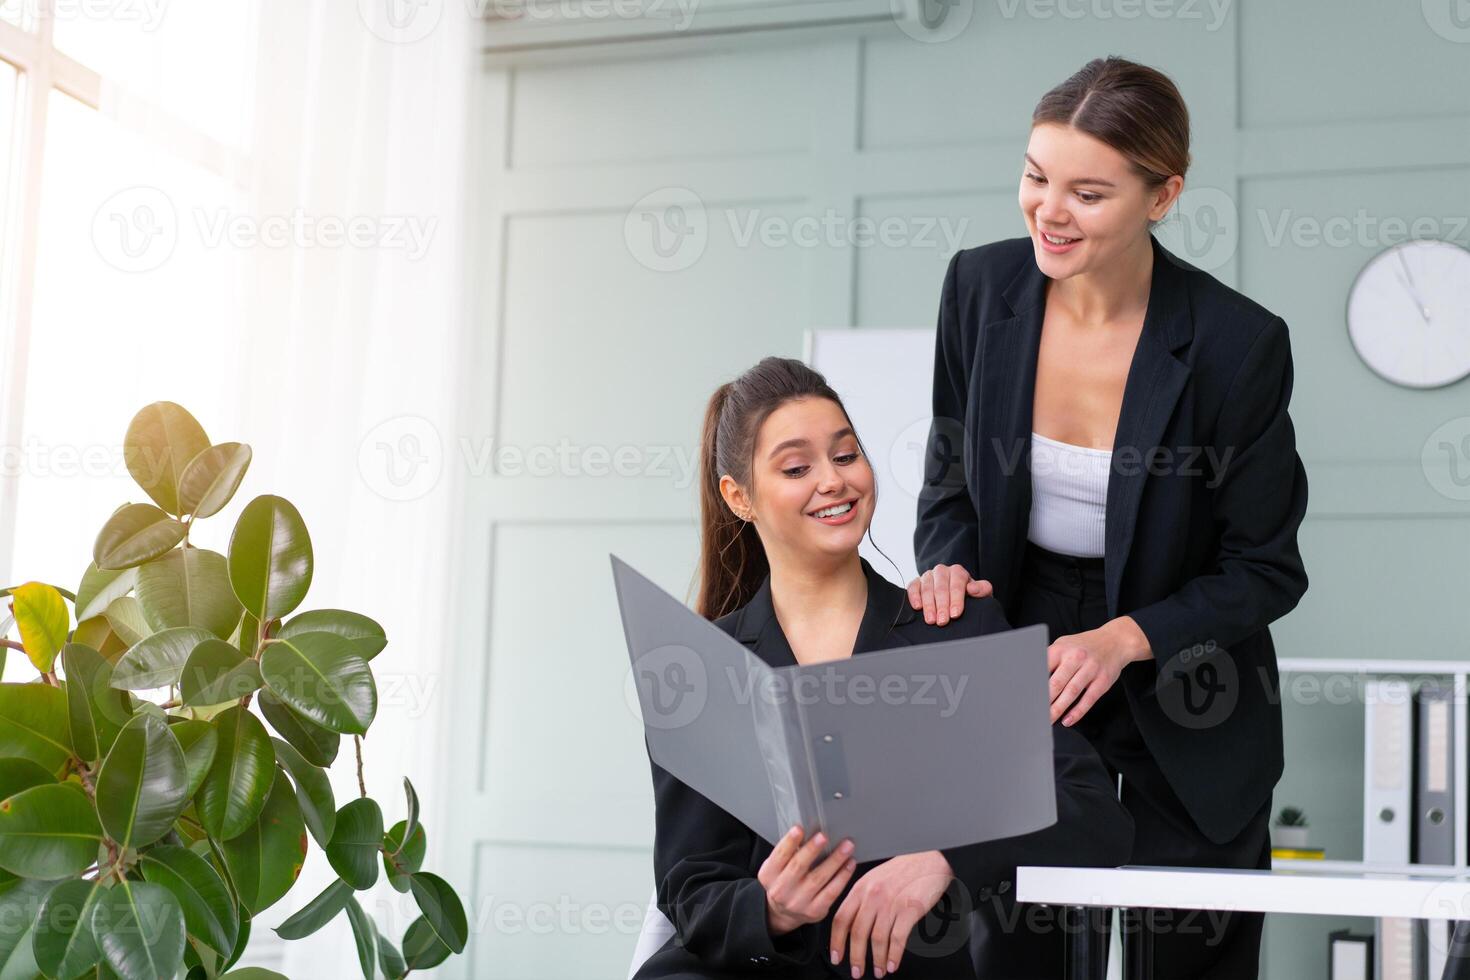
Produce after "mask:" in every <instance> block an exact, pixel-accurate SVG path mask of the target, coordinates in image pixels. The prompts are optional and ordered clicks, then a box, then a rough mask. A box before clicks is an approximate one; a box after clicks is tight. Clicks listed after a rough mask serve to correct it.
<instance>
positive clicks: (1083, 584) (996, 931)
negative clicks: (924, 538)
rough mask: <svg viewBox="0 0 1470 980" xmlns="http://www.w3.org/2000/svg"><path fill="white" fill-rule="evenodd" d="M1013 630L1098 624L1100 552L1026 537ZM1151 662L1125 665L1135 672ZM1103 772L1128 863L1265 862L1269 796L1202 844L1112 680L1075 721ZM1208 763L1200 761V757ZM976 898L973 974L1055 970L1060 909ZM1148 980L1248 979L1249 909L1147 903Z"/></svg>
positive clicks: (1254, 929)
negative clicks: (1124, 825)
mask: <svg viewBox="0 0 1470 980" xmlns="http://www.w3.org/2000/svg"><path fill="white" fill-rule="evenodd" d="M1021 589H1022V591H1021V593H1020V595H1019V596H1018V597H1017V598H1018V600H1019V610H1020V611H1019V613H1018V614H1017V615H1016V616H1015V619H1016V622H1015V623H1014V624H1013V625H1015V626H1016V627H1018V628H1019V627H1021V626H1030V625H1032V624H1034V623H1045V624H1046V626H1047V628H1048V630H1049V632H1050V637H1049V640H1056V639H1057V638H1058V637H1061V636H1066V635H1069V634H1073V633H1081V632H1084V631H1086V630H1091V629H1096V628H1097V627H1099V626H1101V625H1103V623H1105V622H1107V619H1108V615H1107V597H1106V593H1105V591H1104V584H1103V560H1102V559H1101V558H1077V557H1073V556H1069V555H1061V554H1057V553H1056V552H1053V551H1048V550H1046V549H1044V548H1040V547H1038V546H1037V545H1034V544H1030V543H1028V545H1027V551H1026V556H1025V559H1024V562H1023V574H1022V576H1021ZM1151 666H1152V665H1130V667H1129V668H1126V669H1134V668H1138V669H1142V668H1144V667H1151ZM1076 727H1077V730H1078V731H1080V732H1081V733H1082V734H1083V735H1084V736H1086V737H1087V739H1088V741H1090V742H1091V743H1092V745H1093V747H1094V748H1096V749H1097V752H1098V755H1099V756H1101V757H1102V761H1103V764H1104V765H1106V766H1107V769H1108V772H1109V774H1111V775H1112V776H1113V778H1114V779H1116V778H1117V777H1118V775H1119V774H1120V773H1121V774H1122V777H1123V785H1122V791H1121V797H1120V798H1121V800H1122V803H1123V806H1124V807H1126V808H1127V810H1128V812H1129V813H1130V814H1131V815H1132V817H1133V822H1134V828H1135V833H1134V844H1133V855H1132V858H1131V860H1130V861H1129V863H1130V864H1140V865H1174V866H1189V867H1204V868H1270V867H1271V841H1270V830H1269V826H1268V823H1269V819H1270V815H1271V799H1270V798H1269V797H1268V798H1267V799H1266V802H1265V803H1264V804H1263V805H1262V806H1261V809H1260V810H1259V811H1257V812H1256V814H1255V815H1254V816H1253V817H1252V818H1251V820H1250V822H1249V823H1248V824H1247V825H1246V826H1245V828H1244V829H1243V830H1242V831H1241V832H1240V833H1239V834H1238V835H1237V836H1236V837H1235V838H1234V839H1233V840H1230V841H1228V842H1226V843H1224V844H1216V843H1215V842H1214V841H1211V840H1210V839H1209V838H1208V837H1206V836H1205V835H1204V834H1203V833H1201V832H1200V830H1199V828H1198V827H1197V826H1195V823H1194V820H1193V819H1192V818H1191V817H1190V816H1189V813H1188V812H1187V811H1186V810H1185V808H1184V805H1183V804H1182V803H1181V802H1180V801H1179V798H1178V796H1176V795H1175V793H1174V791H1173V789H1172V788H1170V786H1169V784H1168V782H1167V781H1166V780H1165V778H1164V774H1163V773H1162V772H1161V771H1160V770H1159V767H1158V764H1157V763H1156V762H1155V761H1154V759H1153V756H1152V754H1150V752H1149V750H1148V747H1147V746H1146V745H1145V744H1144V742H1143V739H1142V736H1141V735H1140V734H1139V731H1138V727H1137V726H1136V725H1135V724H1134V722H1133V713H1132V710H1131V709H1130V708H1129V705H1128V697H1127V694H1126V693H1125V692H1124V691H1123V689H1122V686H1121V684H1114V685H1113V686H1112V687H1111V688H1110V689H1109V690H1108V692H1107V693H1106V694H1105V695H1103V697H1102V698H1100V699H1099V700H1098V702H1097V703H1096V704H1094V705H1093V706H1092V707H1091V708H1090V709H1089V710H1088V712H1087V714H1086V715H1084V716H1083V717H1082V718H1081V719H1080V720H1079V721H1078V722H1077V723H1076ZM1199 764H1200V765H1201V766H1208V765H1209V764H1210V760H1209V759H1200V760H1199ZM1006 898H1007V896H999V897H997V898H996V899H994V900H992V901H989V902H977V903H976V907H977V916H976V930H977V936H976V942H975V943H974V945H973V949H974V951H975V955H976V958H977V961H978V962H977V969H978V975H979V976H980V977H983V978H985V980H1046V978H1053V977H1060V976H1062V968H1063V960H1062V949H1063V947H1062V939H1063V935H1064V932H1063V920H1062V918H1061V909H1059V908H1054V907H1047V906H1037V905H1031V904H1029V903H1016V902H1014V901H1009V902H1008V901H1006V900H1005V899H1006ZM1145 915H1146V916H1148V917H1149V921H1150V928H1151V931H1152V932H1153V934H1154V976H1155V977H1156V978H1157V980H1203V978H1209V980H1254V978H1255V977H1257V976H1258V973H1259V965H1260V949H1261V928H1262V926H1263V925H1264V920H1265V916H1264V915H1262V914H1261V913H1258V912H1216V911H1205V910H1199V909H1154V910H1151V911H1149V912H1147V913H1145Z"/></svg>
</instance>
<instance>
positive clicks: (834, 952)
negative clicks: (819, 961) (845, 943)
mask: <svg viewBox="0 0 1470 980" xmlns="http://www.w3.org/2000/svg"><path fill="white" fill-rule="evenodd" d="M840 959H842V954H841V953H839V952H837V950H835V949H834V950H832V965H833V966H836V965H837V961H838V960H840Z"/></svg>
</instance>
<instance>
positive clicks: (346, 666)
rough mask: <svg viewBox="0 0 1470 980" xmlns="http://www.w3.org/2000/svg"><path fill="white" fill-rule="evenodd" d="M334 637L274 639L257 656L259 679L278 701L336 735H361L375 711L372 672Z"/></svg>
mask: <svg viewBox="0 0 1470 980" xmlns="http://www.w3.org/2000/svg"><path fill="white" fill-rule="evenodd" d="M352 642H353V641H351V640H347V639H344V638H343V637H340V636H338V635H336V634H335V633H320V632H314V633H301V634H298V635H297V636H293V637H291V638H290V639H284V640H283V639H281V638H279V637H277V638H276V639H274V640H271V641H269V642H267V643H266V645H265V649H264V650H262V651H261V654H260V674H261V677H263V678H264V679H265V683H266V686H267V687H269V688H270V689H271V693H272V694H274V695H275V696H276V697H277V698H279V699H280V700H281V701H283V702H285V703H286V704H288V705H290V706H291V707H292V708H293V709H295V710H296V711H297V712H298V713H299V714H301V715H302V716H303V717H305V718H307V719H308V720H309V721H312V722H314V723H315V724H317V725H320V726H321V727H323V728H326V729H330V730H331V731H334V732H343V733H348V734H355V735H361V734H363V733H365V732H366V731H367V729H368V726H369V725H370V724H372V721H373V716H374V715H375V714H376V713H377V710H378V689H377V686H376V685H375V684H374V683H373V671H372V668H371V667H369V666H368V665H367V661H366V660H364V659H362V658H361V657H359V656H357V655H356V654H355V653H352V652H351V644H352Z"/></svg>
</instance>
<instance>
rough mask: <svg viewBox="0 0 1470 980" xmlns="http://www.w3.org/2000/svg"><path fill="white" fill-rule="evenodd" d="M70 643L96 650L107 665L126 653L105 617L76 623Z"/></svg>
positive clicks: (122, 643)
mask: <svg viewBox="0 0 1470 980" xmlns="http://www.w3.org/2000/svg"><path fill="white" fill-rule="evenodd" d="M71 641H72V642H73V643H80V644H83V645H84V646H89V647H91V648H92V649H93V650H96V651H97V652H98V653H100V654H102V659H103V660H106V661H107V662H108V663H109V664H113V663H116V662H117V658H119V657H121V656H122V655H123V654H124V653H126V652H127V649H128V645H127V644H126V643H124V642H123V638H122V637H120V636H118V635H117V633H115V632H114V631H113V629H112V624H111V623H109V622H108V621H107V617H106V616H105V615H99V616H93V617H92V618H91V619H84V620H82V621H81V622H80V623H77V628H76V629H74V630H72V631H71ZM63 649H65V648H64V647H63ZM0 662H3V661H0Z"/></svg>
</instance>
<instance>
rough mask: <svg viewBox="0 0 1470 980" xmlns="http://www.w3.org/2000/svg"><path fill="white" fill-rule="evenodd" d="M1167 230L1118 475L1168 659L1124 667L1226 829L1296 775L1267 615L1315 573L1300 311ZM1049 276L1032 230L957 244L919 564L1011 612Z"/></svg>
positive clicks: (1172, 761)
mask: <svg viewBox="0 0 1470 980" xmlns="http://www.w3.org/2000/svg"><path fill="white" fill-rule="evenodd" d="M1150 240H1151V241H1152V244H1153V255H1154V264H1153V279H1152V283H1151V285H1150V289H1149V298H1148V312H1147V315H1146V316H1145V318H1144V323H1143V332H1142V335H1141V336H1140V337H1139V340H1138V347H1137V349H1136V351H1135V353H1134V355H1133V363H1132V366H1131V368H1130V369H1129V372H1128V380H1127V384H1126V386H1125V388H1124V393H1123V405H1122V413H1121V416H1120V418H1119V420H1118V431H1117V435H1116V437H1115V439H1114V444H1113V470H1112V473H1111V474H1110V476H1109V479H1108V491H1107V515H1106V521H1107V530H1106V536H1105V542H1106V544H1105V551H1106V554H1105V559H1104V571H1105V577H1106V581H1107V602H1108V615H1109V616H1110V617H1117V616H1119V615H1129V616H1132V617H1133V619H1134V620H1136V621H1137V623H1138V625H1139V627H1140V628H1141V629H1142V630H1143V633H1144V635H1145V636H1147V638H1148V641H1149V645H1150V647H1151V648H1152V650H1153V654H1154V659H1153V660H1150V661H1142V662H1138V663H1132V664H1129V665H1128V666H1126V667H1125V668H1124V669H1123V672H1122V675H1121V676H1120V678H1119V683H1120V684H1122V686H1123V688H1124V689H1125V690H1126V691H1127V697H1128V702H1129V704H1130V705H1131V707H1132V710H1133V716H1134V718H1135V719H1136V721H1137V724H1138V727H1139V729H1140V730H1141V732H1142V735H1143V738H1144V741H1145V742H1146V744H1147V745H1148V747H1149V749H1150V751H1151V752H1152V754H1153V756H1154V758H1155V760H1156V761H1157V762H1158V764H1159V767H1160V769H1161V770H1162V771H1163V772H1164V775H1165V776H1166V778H1167V779H1168V781H1169V784H1170V785H1171V786H1172V787H1173V788H1174V789H1175V791H1176V792H1177V793H1178V795H1179V797H1180V800H1181V801H1182V802H1183V803H1184V805H1185V807H1186V808H1187V809H1188V811H1189V813H1190V814H1191V816H1193V818H1194V820H1195V822H1196V823H1197V824H1198V825H1199V827H1200V829H1201V830H1202V831H1203V832H1204V833H1205V835H1206V836H1208V837H1209V838H1210V839H1211V840H1213V841H1215V842H1217V843H1224V842H1226V841H1228V840H1230V839H1231V838H1233V837H1234V836H1235V835H1236V834H1237V833H1239V832H1240V830H1241V829H1242V828H1243V827H1244V826H1245V824H1246V822H1247V821H1248V820H1249V819H1250V818H1251V816H1252V815H1253V814H1254V813H1255V812H1256V811H1257V810H1259V809H1260V807H1261V806H1262V805H1263V804H1264V803H1265V802H1266V800H1267V798H1268V797H1269V795H1270V793H1271V790H1272V788H1273V787H1274V786H1275V785H1276V782H1277V780H1278V779H1279V778H1280V776H1281V771H1282V745H1281V705H1280V696H1279V689H1280V682H1279V678H1278V676H1277V668H1276V652H1275V647H1274V646H1273V645H1272V642H1271V633H1270V631H1269V630H1268V629H1267V628H1266V626H1267V624H1268V623H1271V622H1273V621H1275V620H1276V619H1278V618H1280V617H1281V616H1283V615H1285V614H1286V613H1287V612H1289V611H1290V610H1291V609H1292V608H1293V607H1295V606H1296V604H1297V601H1298V600H1299V599H1300V598H1301V596H1302V593H1304V592H1305V591H1306V588H1307V575H1306V571H1305V570H1304V569H1303V567H1302V559H1301V554H1300V553H1299V552H1298V550H1297V541H1296V535H1297V528H1298V526H1299V525H1300V524H1301V521H1302V517H1303V515H1304V514H1305V513H1306V509H1307V477H1306V471H1305V470H1304V469H1303V467H1302V462H1301V459H1300V458H1299V457H1298V456H1297V452H1296V440H1295V435H1294V432H1293V429H1292V423H1291V417H1290V416H1289V415H1288V414H1287V404H1288V402H1289V401H1290V399H1291V384H1292V362H1291V347H1290V343H1289V340H1288V337H1287V329H1286V324H1285V322H1283V321H1282V319H1281V318H1280V317H1278V316H1275V315H1274V314H1272V313H1271V312H1270V311H1269V310H1266V309H1264V308H1263V307H1261V306H1260V305H1258V304H1256V303H1254V302H1252V301H1251V300H1250V299H1248V298H1246V297H1245V296H1242V295H1241V294H1240V293H1237V292H1236V291H1235V290H1233V289H1230V288H1229V287H1228V286H1225V285H1224V284H1223V283H1221V282H1219V281H1218V280H1217V279H1215V278H1214V277H1213V276H1211V275H1209V274H1208V273H1206V272H1202V271H1200V270H1199V269H1196V268H1194V267H1193V266H1191V265H1189V264H1188V263H1185V262H1183V261H1181V260H1180V259H1178V258H1176V257H1175V256H1174V255H1172V254H1170V253H1169V252H1168V251H1167V250H1165V249H1164V248H1163V246H1161V245H1160V244H1159V242H1158V240H1157V239H1154V238H1153V237H1152V236H1150ZM1045 283H1046V277H1045V276H1044V275H1043V274H1042V272H1041V270H1040V269H1039V268H1038V267H1037V265H1036V260H1035V255H1034V253H1033V250H1032V245H1031V240H1030V239H1029V238H1014V239H1010V240H1007V241H1000V242H994V243H992V244H989V245H984V246H980V247H978V248H969V249H964V250H962V251H960V252H958V253H956V254H955V256H954V258H953V259H952V260H951V261H950V264H949V271H948V272H947V273H946V274H945V278H944V290H943V294H942V297H941V300H940V308H939V326H938V336H937V337H936V343H935V354H934V418H935V422H934V423H933V425H932V427H931V429H930V433H929V443H928V447H927V452H926V456H925V467H924V469H925V488H924V491H923V493H921V495H920V500H919V505H918V526H917V528H916V529H915V532H914V551H915V554H916V557H917V559H918V565H919V568H920V569H921V570H923V569H928V568H933V567H934V566H935V565H937V564H941V563H943V564H959V565H963V566H965V568H967V569H968V570H969V571H970V572H971V574H973V575H975V576H977V577H979V578H985V579H989V580H990V582H991V583H992V584H993V586H994V588H995V596H996V597H998V598H999V599H1000V601H1001V603H1002V604H1003V605H1004V606H1005V608H1006V610H1007V612H1008V614H1010V615H1011V616H1012V618H1013V619H1014V614H1015V611H1016V610H1017V608H1018V602H1019V599H1020V596H1019V595H1018V594H1017V591H1018V587H1019V581H1020V573H1021V559H1022V555H1023V552H1024V551H1025V548H1026V543H1027V531H1028V527H1029V523H1030V514H1031V470H1030V465H1029V460H1030V447H1031V420H1032V411H1031V410H1032V401H1033V398H1034V394H1035V388H1036V361H1037V351H1038V348H1039V345H1040V341H1041V326H1042V316H1043V313H1044V312H1045V297H1046V293H1045ZM956 443H957V444H958V449H956ZM957 454H958V456H959V458H958V459H957V458H956V455H957ZM956 462H959V463H961V466H959V467H956V466H955V465H954V464H955V463H956ZM1053 639H1055V637H1053Z"/></svg>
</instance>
